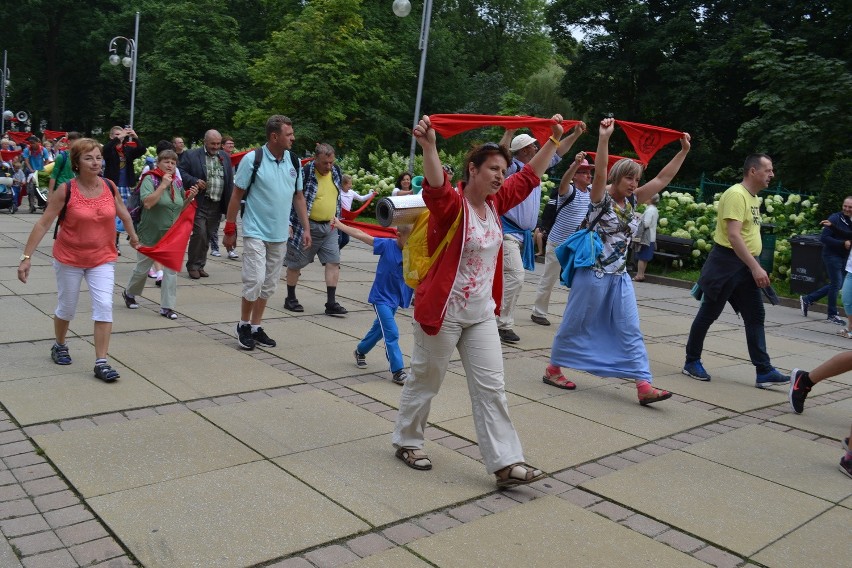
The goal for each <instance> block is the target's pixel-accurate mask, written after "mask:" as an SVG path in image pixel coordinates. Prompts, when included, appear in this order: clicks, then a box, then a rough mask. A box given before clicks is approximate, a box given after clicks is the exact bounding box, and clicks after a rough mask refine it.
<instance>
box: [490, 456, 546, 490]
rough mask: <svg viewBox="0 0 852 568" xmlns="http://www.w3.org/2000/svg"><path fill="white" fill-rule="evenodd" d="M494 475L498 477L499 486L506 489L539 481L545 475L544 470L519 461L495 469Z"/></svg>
mask: <svg viewBox="0 0 852 568" xmlns="http://www.w3.org/2000/svg"><path fill="white" fill-rule="evenodd" d="M494 475H495V476H496V477H497V487H499V488H500V489H504V488H506V487H515V486H516V485H526V484H528V483H532V482H533V481H538V480H539V479H541V478H543V477H544V472H543V471H541V470H540V469H536V468H534V467H533V466H531V465H530V464H528V463H524V462H518V463H513V464H512V465H507V466H506V467H504V468H503V469H500V470H497V471H495V472H494Z"/></svg>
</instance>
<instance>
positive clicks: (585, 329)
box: [543, 118, 690, 406]
mask: <svg viewBox="0 0 852 568" xmlns="http://www.w3.org/2000/svg"><path fill="white" fill-rule="evenodd" d="M614 127H615V121H614V119H612V118H605V119H604V120H602V121H601V125H600V137H599V138H598V152H597V155H596V156H595V171H596V172H605V171H606V167H607V161H608V157H609V139H610V136H612V132H613V129H614ZM689 141H690V137H689V134H687V133H684V135H683V138H681V140H680V145H681V149H680V152H678V153H677V155H675V157H674V158H672V160H671V161H670V162H669V163H668V164H667V165H666V167H664V168H663V169H662V170H661V171H660V173H659V174H658V175H657V177H655V178H654V179H652V180H651V181H649V182H648V183H646V184H644V185H643V186H641V187H639V180H640V178H641V176H642V166H641V165H640V164H638V163H637V162H635V161H633V160H630V159H624V160H619V161H618V162H616V163H615V165H613V167H612V169H611V170H610V171H609V175H608V176H607V177H608V179H605V178H604V176H603V175H595V178H594V181H593V183H592V191H591V203H590V205H589V214H588V216H587V217H586V219H587V221H588V220H590V219H595V218H597V217H598V216H599V215H600V219H599V220H598V222H597V225H596V226H595V229H594V230H595V231H596V232H597V233H598V235H600V237H601V241H603V252H602V253H601V254H600V255H599V256H598V258H597V260H596V262H595V266H593V267H590V268H581V269H578V270H577V272H576V273H575V274H574V281H573V283H572V285H571V294H570V295H569V296H568V303H567V305H566V306H565V313H564V314H563V316H562V324H561V325H560V326H559V331H558V332H557V333H556V337H554V338H553V348H552V349H551V354H550V365H548V366H547V369H546V370H545V373H544V377H543V380H544V382H545V383H547V384H549V385H553V386H555V387H558V388H563V389H574V388H576V385H575V384H574V383H573V382H571V381H569V380H568V379H567V378H566V377H565V376H564V375H563V374H562V370H561V367H569V368H572V369H578V370H581V371H586V372H587V373H591V374H593V375H597V376H599V377H624V378H631V379H634V380H635V381H636V390H637V392H638V396H639V403H640V404H642V405H643V406H645V405H648V404H651V403H652V402H659V401H661V400H665V399H667V398H670V397H671V393H670V392H667V391H664V390H661V389H657V388H654V387H653V386H651V382H652V381H653V377H652V376H651V367H650V365H649V363H648V352H647V350H646V349H645V342H644V341H643V340H642V331H641V330H640V329H639V310H638V308H637V307H636V296H635V294H634V293H633V283H632V282H631V280H630V276H629V275H628V274H627V252H628V250H629V247H630V242H631V239H632V237H633V233H634V231H635V230H636V227H637V225H638V224H639V216H638V215H637V214H636V213H635V211H634V205H635V204H636V203H637V202H638V203H645V202H648V201H650V199H651V197H652V196H653V195H656V194H657V193H658V192H660V191H661V190H662V189H663V188H664V187H666V186H667V185H668V184H669V182H671V180H672V179H673V178H674V176H675V174H677V172H678V170H679V169H680V166H681V165H682V164H683V161H684V159H685V158H686V154H687V153H688V152H689V148H690V142H689Z"/></svg>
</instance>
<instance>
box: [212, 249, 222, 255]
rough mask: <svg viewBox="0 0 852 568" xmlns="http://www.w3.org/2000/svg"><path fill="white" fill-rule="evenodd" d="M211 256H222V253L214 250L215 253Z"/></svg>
mask: <svg viewBox="0 0 852 568" xmlns="http://www.w3.org/2000/svg"><path fill="white" fill-rule="evenodd" d="M210 254H211V255H212V256H222V253H221V252H219V251H218V250H214V251H213V252H211V253H210Z"/></svg>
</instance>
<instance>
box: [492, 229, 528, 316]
mask: <svg viewBox="0 0 852 568" xmlns="http://www.w3.org/2000/svg"><path fill="white" fill-rule="evenodd" d="M522 246H523V245H522V244H521V243H520V242H518V241H517V240H516V239H514V238H512V237H510V236H508V235H503V301H502V302H501V306H500V315H499V316H497V327H499V328H500V329H512V327H513V326H514V325H515V306H516V305H517V303H518V299H519V298H520V297H521V291H522V290H523V287H524V261H523V258H522V256H521V247H522Z"/></svg>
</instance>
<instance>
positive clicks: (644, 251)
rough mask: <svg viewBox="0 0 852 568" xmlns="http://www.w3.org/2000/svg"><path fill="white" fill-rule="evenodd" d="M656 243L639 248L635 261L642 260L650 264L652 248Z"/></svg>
mask: <svg viewBox="0 0 852 568" xmlns="http://www.w3.org/2000/svg"><path fill="white" fill-rule="evenodd" d="M655 244H656V243H651V244H650V245H642V246H641V247H640V248H639V252H637V253H636V260H644V261H645V262H650V260H651V259H652V258H654V248H655V246H654V245H655Z"/></svg>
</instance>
